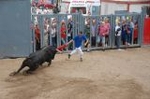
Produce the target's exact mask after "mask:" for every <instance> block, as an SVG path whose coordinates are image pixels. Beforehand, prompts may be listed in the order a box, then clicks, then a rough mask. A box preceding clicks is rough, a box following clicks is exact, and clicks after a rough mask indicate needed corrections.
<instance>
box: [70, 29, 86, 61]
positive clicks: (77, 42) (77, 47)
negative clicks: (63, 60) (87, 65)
mask: <svg viewBox="0 0 150 99" xmlns="http://www.w3.org/2000/svg"><path fill="white" fill-rule="evenodd" d="M73 41H74V44H75V49H74V50H73V51H71V53H70V54H68V58H69V59H70V57H71V55H73V54H75V53H78V54H79V55H80V61H82V60H83V51H82V49H81V46H82V42H83V41H86V43H85V45H86V44H87V43H88V40H87V38H86V36H85V35H83V34H82V31H80V32H79V33H78V35H77V36H75V37H74V38H73V39H72V40H70V41H69V42H68V44H70V43H72V42H73Z"/></svg>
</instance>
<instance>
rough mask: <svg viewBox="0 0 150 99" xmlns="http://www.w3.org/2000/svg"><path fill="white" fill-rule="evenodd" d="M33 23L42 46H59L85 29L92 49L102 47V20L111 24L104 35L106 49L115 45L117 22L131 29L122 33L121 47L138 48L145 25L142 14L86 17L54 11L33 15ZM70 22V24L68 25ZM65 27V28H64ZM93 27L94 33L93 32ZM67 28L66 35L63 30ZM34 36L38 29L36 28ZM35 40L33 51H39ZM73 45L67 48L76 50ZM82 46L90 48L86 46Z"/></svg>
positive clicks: (84, 31)
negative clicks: (100, 35)
mask: <svg viewBox="0 0 150 99" xmlns="http://www.w3.org/2000/svg"><path fill="white" fill-rule="evenodd" d="M32 19H33V23H34V25H35V24H37V25H39V30H40V34H41V36H40V46H41V47H43V46H45V45H56V46H60V45H62V44H64V43H66V42H68V41H69V40H70V39H72V38H73V37H74V36H75V35H77V33H78V32H79V31H82V32H83V33H84V34H85V35H86V37H87V38H88V39H89V41H90V49H91V50H93V49H102V45H101V41H98V40H97V39H98V37H99V27H100V26H101V24H102V23H103V22H105V23H107V24H108V25H109V33H108V35H107V36H106V37H105V39H106V40H105V49H110V48H116V37H115V26H116V22H117V21H118V22H119V23H120V24H121V27H122V26H123V25H124V22H125V25H126V26H127V28H128V29H130V34H128V33H125V35H124V34H123V33H122V35H121V37H120V44H121V47H122V48H126V47H139V46H141V42H142V32H141V29H142V24H141V15H140V14H118V15H102V16H83V15H81V14H79V13H78V14H52V15H32ZM69 24H71V27H70V26H69ZM63 26H64V27H63ZM53 27H54V28H55V30H56V31H55V36H56V37H55V38H56V40H54V38H53V36H52V34H53V33H52V29H53ZM93 27H94V29H95V30H94V34H93ZM63 28H64V30H65V37H64V38H63V37H62V35H61V33H62V29H63ZM33 35H34V36H33V38H35V30H33ZM33 41H34V45H33V47H34V51H36V41H35V39H33ZM125 43H126V44H127V45H126V44H125ZM73 48H74V46H73V45H70V46H69V47H68V48H67V49H65V50H66V51H68V50H71V49H73ZM83 49H84V50H85V49H87V48H86V47H84V46H83Z"/></svg>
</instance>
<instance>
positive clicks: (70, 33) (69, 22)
mask: <svg viewBox="0 0 150 99" xmlns="http://www.w3.org/2000/svg"><path fill="white" fill-rule="evenodd" d="M67 28H68V34H67V36H68V42H69V41H70V40H71V39H72V38H73V22H72V18H71V17H70V18H69V19H68V24H67ZM72 47H73V46H72V45H69V46H68V49H69V50H71V49H72Z"/></svg>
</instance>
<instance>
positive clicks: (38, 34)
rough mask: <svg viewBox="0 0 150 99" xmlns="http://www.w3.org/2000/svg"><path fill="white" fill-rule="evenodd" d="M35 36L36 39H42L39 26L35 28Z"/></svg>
mask: <svg viewBox="0 0 150 99" xmlns="http://www.w3.org/2000/svg"><path fill="white" fill-rule="evenodd" d="M35 37H36V39H40V29H39V28H35Z"/></svg>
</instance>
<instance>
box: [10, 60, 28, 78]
mask: <svg viewBox="0 0 150 99" xmlns="http://www.w3.org/2000/svg"><path fill="white" fill-rule="evenodd" d="M26 61H27V60H24V61H23V63H22V65H21V67H20V68H19V69H18V70H17V72H13V73H11V74H10V76H14V75H16V74H18V73H19V72H20V71H21V70H22V69H23V68H24V67H26V66H27V65H26Z"/></svg>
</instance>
